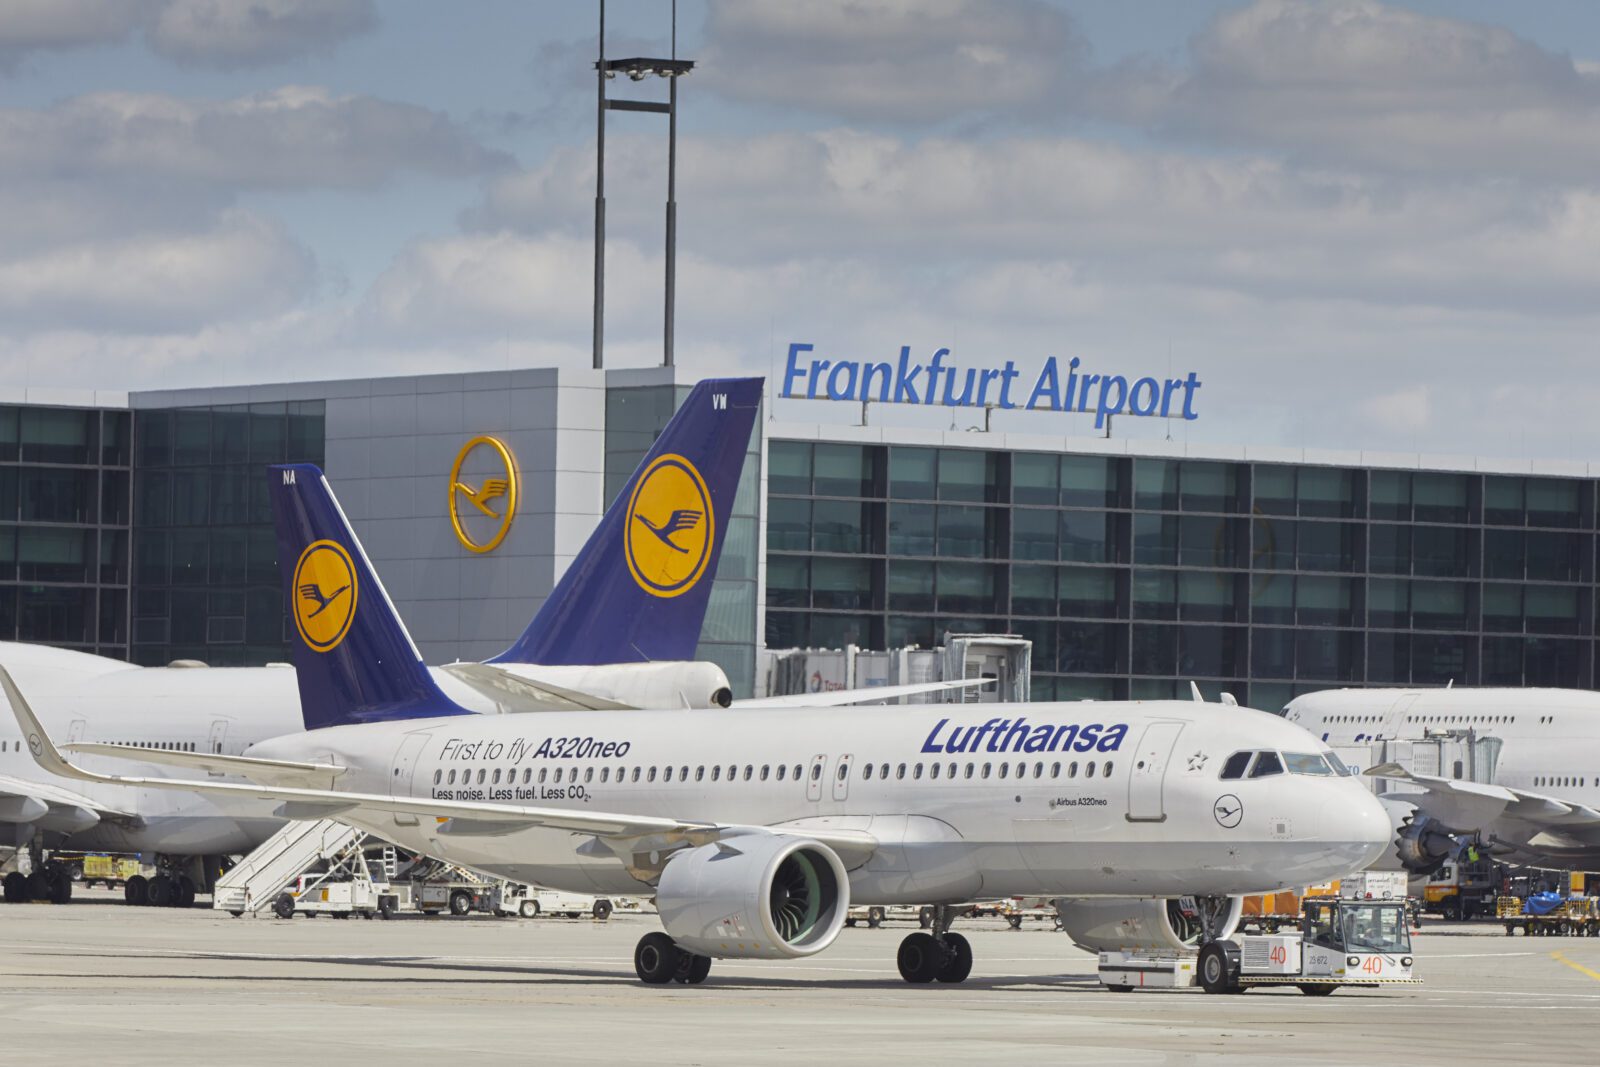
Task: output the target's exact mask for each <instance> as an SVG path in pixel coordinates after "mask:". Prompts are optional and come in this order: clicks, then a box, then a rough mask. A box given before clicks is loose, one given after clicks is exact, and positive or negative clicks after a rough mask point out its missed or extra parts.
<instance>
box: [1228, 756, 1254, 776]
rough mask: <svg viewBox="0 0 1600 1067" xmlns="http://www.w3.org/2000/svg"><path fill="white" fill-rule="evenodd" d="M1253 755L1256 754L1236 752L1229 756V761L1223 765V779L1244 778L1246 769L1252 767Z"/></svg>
mask: <svg viewBox="0 0 1600 1067" xmlns="http://www.w3.org/2000/svg"><path fill="white" fill-rule="evenodd" d="M1253 755H1255V753H1254V752H1235V753H1234V754H1233V755H1231V756H1229V757H1228V761H1227V762H1226V763H1224V764H1223V765H1222V777H1223V778H1225V779H1227V778H1243V777H1244V769H1245V768H1246V767H1248V766H1250V757H1251V756H1253Z"/></svg>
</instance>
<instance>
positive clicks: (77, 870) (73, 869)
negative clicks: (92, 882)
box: [67, 863, 83, 882]
mask: <svg viewBox="0 0 1600 1067" xmlns="http://www.w3.org/2000/svg"><path fill="white" fill-rule="evenodd" d="M67 875H68V877H70V878H71V879H72V880H73V881H74V882H81V881H83V868H82V867H80V866H79V865H78V864H76V863H74V864H72V865H71V866H70V867H68V868H67Z"/></svg>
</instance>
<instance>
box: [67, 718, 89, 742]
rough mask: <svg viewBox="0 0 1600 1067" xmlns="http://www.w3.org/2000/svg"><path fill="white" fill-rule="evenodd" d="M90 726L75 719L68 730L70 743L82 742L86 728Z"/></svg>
mask: <svg viewBox="0 0 1600 1067" xmlns="http://www.w3.org/2000/svg"><path fill="white" fill-rule="evenodd" d="M86 725H88V724H87V723H85V722H84V720H82V719H73V720H72V725H71V726H70V727H68V728H67V740H68V741H82V740H83V730H84V727H85V726H86Z"/></svg>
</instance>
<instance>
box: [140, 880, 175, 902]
mask: <svg viewBox="0 0 1600 1067" xmlns="http://www.w3.org/2000/svg"><path fill="white" fill-rule="evenodd" d="M145 900H146V901H148V902H149V904H150V906H151V907H153V908H164V907H166V906H167V905H168V904H170V903H172V879H171V878H168V877H167V876H166V875H164V874H158V875H156V876H155V877H154V878H152V879H150V885H149V886H148V888H147V891H146V893H145Z"/></svg>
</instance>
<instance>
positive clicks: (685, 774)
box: [678, 767, 703, 782]
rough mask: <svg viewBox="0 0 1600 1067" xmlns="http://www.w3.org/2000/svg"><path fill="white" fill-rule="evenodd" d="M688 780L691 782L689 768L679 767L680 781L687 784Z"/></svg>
mask: <svg viewBox="0 0 1600 1067" xmlns="http://www.w3.org/2000/svg"><path fill="white" fill-rule="evenodd" d="M702 769H703V768H702ZM688 780H689V768H687V767H679V768H678V781H680V782H687V781H688Z"/></svg>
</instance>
